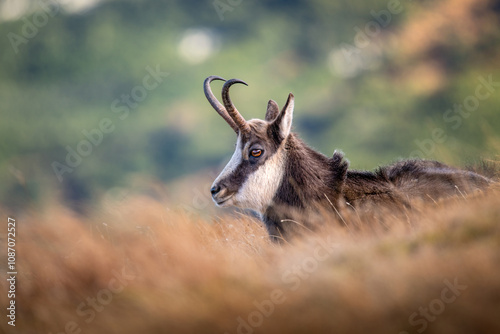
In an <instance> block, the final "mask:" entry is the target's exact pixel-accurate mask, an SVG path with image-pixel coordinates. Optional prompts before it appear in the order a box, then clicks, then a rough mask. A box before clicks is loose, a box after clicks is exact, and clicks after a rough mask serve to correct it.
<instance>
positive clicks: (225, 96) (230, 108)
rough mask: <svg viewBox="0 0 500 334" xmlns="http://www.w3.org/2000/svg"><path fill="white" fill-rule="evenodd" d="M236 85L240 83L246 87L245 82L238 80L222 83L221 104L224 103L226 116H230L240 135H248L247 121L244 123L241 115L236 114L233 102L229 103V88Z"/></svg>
mask: <svg viewBox="0 0 500 334" xmlns="http://www.w3.org/2000/svg"><path fill="white" fill-rule="evenodd" d="M236 83H241V84H244V85H245V86H248V85H247V83H246V82H245V81H242V80H239V79H231V80H228V81H226V82H225V83H224V86H222V102H223V103H224V107H226V111H227V113H228V115H229V116H231V118H232V119H233V121H234V123H235V124H236V125H237V126H238V128H239V130H240V131H241V132H242V133H248V132H250V127H249V126H248V124H247V121H245V119H244V118H243V116H241V114H240V113H239V112H238V110H237V109H236V107H235V106H234V104H233V102H232V101H231V97H230V96H229V88H230V87H231V86H232V85H234V84H236Z"/></svg>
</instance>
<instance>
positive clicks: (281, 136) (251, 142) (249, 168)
mask: <svg viewBox="0 0 500 334" xmlns="http://www.w3.org/2000/svg"><path fill="white" fill-rule="evenodd" d="M213 80H222V81H225V83H224V86H223V87H222V101H223V104H221V103H220V102H219V101H218V100H217V99H216V98H215V96H214V95H213V93H212V90H211V89H210V83H211V82H212V81H213ZM236 83H241V84H244V85H247V84H246V83H245V82H243V81H241V80H238V79H231V80H228V81H226V80H224V79H222V78H221V77H217V76H210V77H208V78H207V79H206V80H205V82H204V91H205V96H206V97H207V99H208V101H209V102H210V104H211V105H212V107H213V108H214V109H215V110H216V111H217V112H218V113H219V114H220V115H221V116H222V118H224V120H226V122H227V123H228V124H229V125H230V126H231V128H232V129H233V130H234V131H235V132H236V134H237V136H238V138H237V141H236V149H235V151H234V154H233V156H232V157H231V159H230V160H229V162H228V164H227V165H226V167H225V168H224V169H223V171H222V172H221V173H220V175H219V176H218V177H217V178H216V179H215V181H214V183H213V185H212V188H211V189H210V191H211V193H212V198H213V200H214V202H215V203H216V204H217V205H218V206H220V207H227V206H230V205H234V206H237V207H240V208H246V209H252V210H255V211H256V212H258V213H261V214H262V213H263V212H264V211H265V210H266V208H267V207H268V206H269V205H271V203H272V201H273V197H274V195H275V193H276V191H277V190H278V187H279V186H280V182H281V180H282V177H283V173H284V170H285V166H284V164H285V161H286V150H285V144H286V140H287V138H288V136H289V135H290V129H291V126H292V117H293V107H294V97H293V95H292V94H289V95H288V99H287V101H286V103H285V106H284V107H283V109H282V110H281V111H280V110H279V107H278V104H277V103H276V102H274V101H273V100H270V101H269V103H268V105H267V112H266V116H265V119H264V120H260V119H251V120H248V121H246V120H245V119H244V118H243V116H241V114H240V113H239V112H238V110H237V109H236V108H235V106H234V104H233V103H232V101H231V98H230V96H229V88H230V87H231V86H232V85H233V84H236Z"/></svg>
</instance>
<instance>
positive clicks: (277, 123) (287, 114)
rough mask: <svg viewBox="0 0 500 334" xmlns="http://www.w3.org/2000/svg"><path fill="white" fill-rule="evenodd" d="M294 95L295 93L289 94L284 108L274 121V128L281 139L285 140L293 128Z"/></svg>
mask: <svg viewBox="0 0 500 334" xmlns="http://www.w3.org/2000/svg"><path fill="white" fill-rule="evenodd" d="M293 107H294V97H293V94H292V93H290V94H288V99H287V100H286V103H285V106H284V107H283V110H281V112H280V113H279V115H278V117H276V119H275V120H274V121H273V128H274V129H275V131H277V134H279V137H280V139H281V140H284V139H285V138H286V137H288V135H289V134H290V130H291V129H292V119H293Z"/></svg>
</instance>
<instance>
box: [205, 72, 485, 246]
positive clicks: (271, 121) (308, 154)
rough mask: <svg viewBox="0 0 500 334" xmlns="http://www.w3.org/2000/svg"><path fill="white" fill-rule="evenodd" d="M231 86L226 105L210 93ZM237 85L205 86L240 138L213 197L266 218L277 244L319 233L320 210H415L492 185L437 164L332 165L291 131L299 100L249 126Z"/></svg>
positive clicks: (270, 108) (339, 160) (334, 161)
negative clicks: (233, 94)
mask: <svg viewBox="0 0 500 334" xmlns="http://www.w3.org/2000/svg"><path fill="white" fill-rule="evenodd" d="M213 80H222V81H225V83H224V85H223V87H222V101H223V104H221V103H220V102H219V101H218V100H217V98H215V96H214V94H213V93H212V90H211V88H210V83H211V82H212V81H213ZM236 83H240V84H244V85H247V84H246V83H245V82H244V81H241V80H238V79H231V80H227V81H226V80H225V79H223V78H221V77H218V76H210V77H208V78H206V79H205V81H204V92H205V96H206V98H207V99H208V102H209V103H210V104H211V105H212V107H213V108H214V109H215V110H216V111H217V112H218V113H219V114H220V116H222V118H224V120H225V121H226V122H227V123H228V124H229V125H230V126H231V128H232V129H233V130H234V131H235V132H236V134H237V136H238V137H237V141H236V149H235V151H234V154H233V156H232V157H231V159H230V160H229V162H228V164H227V165H226V167H225V168H224V169H223V171H222V172H221V173H220V175H219V176H218V177H217V178H216V180H215V181H214V183H213V185H212V188H211V189H210V192H211V194H212V198H213V201H214V202H215V204H216V205H217V206H219V207H227V206H230V205H233V206H236V207H240V208H244V209H250V210H252V211H254V212H255V213H256V214H257V215H259V216H260V218H261V219H262V221H263V222H264V224H265V226H266V228H267V230H268V232H269V235H270V237H271V239H273V240H274V241H279V240H281V239H287V238H289V237H290V236H291V235H293V234H294V232H296V231H297V228H298V227H297V226H300V228H301V227H305V228H307V229H314V227H315V225H316V224H317V223H318V220H317V219H314V217H316V218H317V214H318V208H322V209H326V210H330V211H331V210H334V211H333V212H334V213H336V214H339V211H338V210H340V208H345V207H351V208H365V209H366V208H368V209H373V208H374V207H385V208H388V209H389V210H392V209H400V208H409V207H410V206H411V201H412V200H413V199H421V200H424V201H427V200H437V199H439V198H443V197H449V196H452V195H455V194H459V193H462V194H463V193H467V192H471V191H474V190H476V189H484V188H486V187H487V186H488V185H489V184H490V183H491V182H492V181H491V180H489V179H488V178H486V177H484V176H481V175H479V174H476V173H473V172H470V171H465V170H460V169H456V168H453V167H449V166H447V165H444V164H442V163H440V162H437V161H428V160H404V161H400V162H397V163H395V164H392V165H389V166H385V167H380V168H378V169H377V170H375V171H374V172H369V171H357V170H349V169H348V165H349V164H348V162H347V161H346V160H344V157H343V154H342V153H339V152H337V151H335V152H334V154H333V157H331V158H329V157H327V156H325V155H323V154H321V153H319V152H317V151H315V150H313V149H312V148H310V147H309V146H307V145H306V144H305V143H304V142H302V141H301V140H300V139H299V138H298V137H297V135H296V134H294V133H292V132H291V126H292V118H293V109H294V96H293V95H292V94H291V93H290V94H289V95H288V99H287V100H286V103H285V106H284V107H283V109H282V110H281V111H280V110H279V107H278V104H277V103H276V102H275V101H273V100H270V101H269V102H268V105H267V112H266V115H265V119H264V120H260V119H251V120H249V121H246V120H245V119H244V118H243V116H241V114H240V113H239V112H238V110H237V109H236V108H235V106H234V104H233V102H232V101H231V98H230V96H229V88H230V87H231V86H232V85H233V84H236Z"/></svg>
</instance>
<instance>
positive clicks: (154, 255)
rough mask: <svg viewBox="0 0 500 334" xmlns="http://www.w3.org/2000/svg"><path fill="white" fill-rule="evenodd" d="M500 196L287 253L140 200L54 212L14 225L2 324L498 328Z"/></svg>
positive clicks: (245, 233) (251, 235) (364, 222)
mask: <svg viewBox="0 0 500 334" xmlns="http://www.w3.org/2000/svg"><path fill="white" fill-rule="evenodd" d="M499 195H500V190H498V189H497V190H493V191H491V192H490V193H489V194H486V195H477V196H475V197H473V198H469V199H467V200H463V199H460V198H456V199H453V200H450V201H447V202H443V203H438V204H436V205H435V206H433V207H432V208H428V209H425V210H422V212H419V213H409V214H408V216H407V217H404V218H403V219H401V218H397V217H385V219H375V218H368V217H358V216H357V214H355V213H352V214H347V215H344V216H343V218H344V220H345V221H346V224H347V227H346V226H340V225H339V224H338V223H333V222H332V223H331V224H326V225H330V226H326V227H325V228H324V230H323V231H321V233H318V234H316V235H311V236H308V237H306V238H304V239H302V240H300V241H296V242H294V244H292V245H284V246H278V245H276V244H272V243H271V242H269V241H268V238H267V234H266V231H265V230H264V229H263V228H262V227H261V226H260V225H259V224H258V223H257V222H256V221H254V220H252V219H251V218H248V217H244V216H238V217H236V218H235V217H224V218H213V220H212V221H206V220H205V219H202V218H199V217H195V216H193V215H188V214H187V213H186V212H177V211H171V210H169V209H168V208H167V207H166V205H165V204H164V203H159V202H156V201H154V200H151V199H148V198H145V197H134V198H128V199H125V200H124V201H122V202H120V203H117V205H116V206H115V207H114V208H113V210H109V209H104V208H102V209H96V210H95V214H94V216H92V217H89V218H87V219H85V220H84V219H82V218H78V217H76V216H75V215H74V214H73V213H71V212H69V211H67V210H66V209H64V208H62V207H57V206H51V207H48V208H46V209H45V211H44V212H43V213H40V212H37V213H36V214H35V213H33V214H27V215H26V216H23V217H17V221H18V238H17V239H18V255H17V256H18V272H19V274H18V292H17V295H16V302H17V305H18V316H17V321H16V324H17V326H16V328H15V330H12V328H10V326H7V325H6V321H5V316H3V317H4V320H2V322H1V325H0V329H2V330H4V331H11V332H15V333H61V332H62V333H195V332H197V333H226V332H227V333H252V332H255V333H258V332H263V333H284V332H287V333H304V332H308V333H326V332H335V333H342V332H344V333H400V332H402V331H403V332H404V331H406V332H409V333H420V332H426V333H478V332H483V333H498V332H500V316H499V315H500V199H499ZM2 239H4V236H3V234H2ZM2 244H3V240H2ZM1 261H2V262H0V264H1V265H2V267H3V266H4V265H5V259H3V257H2V260H1ZM2 271H3V270H2ZM117 273H121V274H117ZM117 275H118V276H122V277H121V278H120V280H116V278H115V277H116V276H117ZM445 281H446V282H448V283H445ZM454 282H455V283H456V284H458V285H459V287H458V289H457V290H456V291H455V292H453V291H452V290H446V289H447V284H453V283H454ZM1 284H2V286H3V287H5V280H3V279H2V283H1ZM465 286H466V287H465ZM112 290H115V292H112ZM2 291H5V289H3V288H2ZM0 298H1V300H2V305H5V304H4V302H5V301H6V296H5V293H3V292H2V295H1V296H0ZM271 300H272V301H271ZM93 302H95V305H94V307H93V306H91V304H92V303H93ZM256 305H259V306H256ZM2 309H4V312H5V308H4V307H2ZM259 309H260V310H259ZM426 312H427V313H426ZM424 313H425V314H424ZM412 316H413V318H411V317H412ZM410 318H411V320H410ZM426 318H427V319H426ZM242 321H244V322H245V324H244V325H242ZM79 330H80V332H79Z"/></svg>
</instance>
